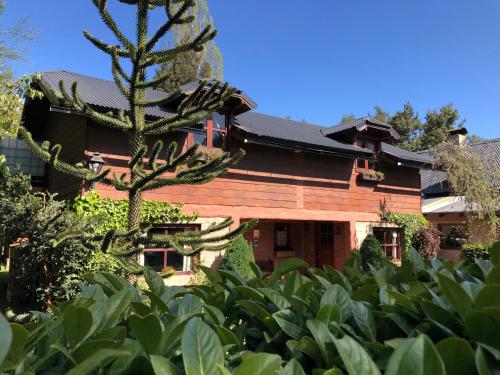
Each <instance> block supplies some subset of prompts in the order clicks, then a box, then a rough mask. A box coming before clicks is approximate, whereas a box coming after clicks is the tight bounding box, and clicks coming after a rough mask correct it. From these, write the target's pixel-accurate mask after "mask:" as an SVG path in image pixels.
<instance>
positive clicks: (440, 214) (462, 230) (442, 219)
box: [419, 127, 500, 260]
mask: <svg viewBox="0 0 500 375" xmlns="http://www.w3.org/2000/svg"><path fill="white" fill-rule="evenodd" d="M449 141H451V142H453V143H455V144H457V145H459V146H461V147H468V150H469V151H470V152H471V153H472V154H473V155H476V156H478V157H479V159H480V161H481V163H482V164H483V165H484V167H485V171H486V173H487V176H486V177H487V178H488V180H489V182H490V183H492V184H493V185H495V186H497V187H498V188H500V181H499V180H498V175H497V173H498V172H499V171H500V139H491V140H486V141H482V142H479V143H474V144H467V129H466V128H464V127H461V128H458V129H453V130H451V131H450V133H449ZM419 154H420V155H422V156H428V157H429V156H430V153H429V152H428V151H423V152H420V153H419ZM421 176H422V197H423V199H422V213H423V214H424V216H425V217H426V218H427V219H428V220H429V221H430V222H431V223H432V225H433V226H435V227H436V228H437V229H438V230H439V231H440V232H441V254H440V255H441V256H442V257H444V258H447V259H450V260H457V259H458V258H459V257H460V251H459V250H460V249H461V246H462V245H463V244H464V243H466V242H484V241H485V239H486V237H487V234H488V232H489V230H490V228H489V226H488V225H487V224H486V223H484V222H480V221H475V222H474V223H473V225H472V228H473V230H472V231H471V233H468V228H469V225H468V221H469V218H470V216H469V215H470V211H469V210H470V208H469V207H468V205H467V202H466V201H465V198H464V197H463V196H457V195H455V194H453V191H452V190H451V189H450V186H449V183H448V175H447V173H446V172H444V171H441V170H433V169H424V170H422V172H421ZM499 214H500V213H499ZM498 237H499V238H500V233H499V236H498Z"/></svg>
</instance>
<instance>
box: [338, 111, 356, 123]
mask: <svg viewBox="0 0 500 375" xmlns="http://www.w3.org/2000/svg"><path fill="white" fill-rule="evenodd" d="M354 120H356V117H355V116H354V115H353V114H352V113H350V114H348V115H344V116H342V118H341V119H340V123H339V124H343V123H344V122H350V121H354Z"/></svg>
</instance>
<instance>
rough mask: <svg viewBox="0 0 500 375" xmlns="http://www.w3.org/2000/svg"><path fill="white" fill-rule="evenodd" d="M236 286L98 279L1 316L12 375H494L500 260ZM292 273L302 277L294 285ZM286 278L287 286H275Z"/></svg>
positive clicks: (296, 264) (326, 272)
mask: <svg viewBox="0 0 500 375" xmlns="http://www.w3.org/2000/svg"><path fill="white" fill-rule="evenodd" d="M252 269H253V270H254V274H255V277H254V278H253V279H252V280H249V281H245V280H244V279H242V278H240V277H239V276H238V275H236V274H234V273H231V272H228V271H219V272H215V271H212V270H210V269H206V268H203V270H204V271H205V272H206V274H207V277H208V279H209V280H210V285H205V286H199V287H195V288H193V289H186V288H181V287H167V286H165V285H164V283H163V280H162V279H161V277H160V276H158V274H156V273H154V272H151V271H146V273H145V278H146V281H147V283H148V286H149V291H148V292H145V294H140V293H139V292H138V291H137V290H136V289H135V288H133V287H132V286H131V285H130V284H129V283H128V282H127V281H125V280H124V279H121V278H119V277H117V276H114V275H111V274H97V275H95V276H93V277H92V280H91V281H92V285H91V286H88V287H86V288H84V289H83V292H82V293H81V294H80V295H79V296H78V297H77V298H76V299H75V300H74V301H73V302H71V303H63V304H61V305H59V306H52V308H51V313H50V314H48V313H47V314H46V313H36V314H35V319H34V321H33V322H32V323H30V324H28V325H26V326H24V327H23V326H21V325H19V324H16V323H11V324H10V325H8V323H7V322H6V321H5V319H3V318H2V317H0V363H2V365H1V366H3V367H2V369H3V371H4V372H7V373H14V372H15V371H17V372H19V373H21V372H23V371H24V372H28V373H30V372H36V373H51V374H57V373H68V374H88V373H108V374H123V373H128V374H132V373H142V374H182V373H186V374H200V373H204V374H230V373H234V374H280V373H281V374H311V373H313V374H344V373H347V374H351V375H353V374H380V373H385V374H405V375H406V374H409V375H411V374H433V375H436V374H437V375H439V374H454V375H455V374H480V375H484V374H494V373H498V371H499V370H500V338H499V336H498V332H500V299H499V296H500V251H498V249H497V250H493V251H492V260H476V261H475V262H474V263H473V264H470V265H465V264H463V263H462V264H458V265H453V264H451V263H444V262H442V261H440V260H437V259H434V260H432V261H424V260H423V259H422V258H421V257H420V255H419V254H418V253H417V252H416V251H414V250H410V252H409V254H408V257H407V259H406V260H405V261H404V262H403V265H402V266H401V267H400V268H397V267H395V266H393V265H392V264H390V263H385V264H384V265H383V266H382V267H381V268H378V269H375V268H372V270H371V271H370V272H363V271H362V270H361V266H360V259H359V255H358V254H357V253H353V256H352V257H351V259H350V261H349V262H348V264H347V265H346V267H345V270H344V272H339V271H337V270H335V269H333V268H331V267H329V266H326V267H325V268H324V269H315V268H307V269H306V265H305V264H304V262H303V261H301V260H298V259H292V260H288V261H286V262H283V263H281V264H280V265H279V266H278V267H277V269H276V270H275V271H274V272H273V273H272V274H270V275H263V274H262V273H261V271H260V270H259V269H258V267H257V266H256V265H255V264H252ZM299 269H301V270H306V273H305V274H303V273H300V272H299ZM282 275H283V276H284V277H283V278H282V277H281V276H282Z"/></svg>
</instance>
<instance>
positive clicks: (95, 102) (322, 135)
mask: <svg viewBox="0 0 500 375" xmlns="http://www.w3.org/2000/svg"><path fill="white" fill-rule="evenodd" d="M61 80H62V81H63V82H64V85H65V88H66V90H67V91H68V92H71V85H72V84H73V82H78V93H79V95H80V97H81V99H82V100H83V101H84V102H86V103H88V104H90V105H92V106H95V107H98V108H100V109H104V110H128V102H127V100H126V99H125V97H124V96H123V95H122V94H121V92H120V91H119V89H118V88H117V86H116V84H115V83H114V81H108V80H103V79H98V78H93V77H88V76H84V75H81V74H77V73H71V72H67V71H54V72H45V73H42V80H41V84H40V86H41V89H42V90H44V91H45V93H46V94H47V96H48V97H49V99H50V100H52V102H53V104H56V103H55V99H56V98H52V97H50V95H49V94H50V92H49V90H48V89H49V88H50V89H52V90H53V91H55V92H57V93H58V92H59V82H60V81H61ZM214 82H215V81H209V82H208V83H207V85H211V84H213V83H214ZM198 85H199V82H193V83H189V84H187V85H184V86H182V87H181V89H182V90H183V92H185V93H186V94H189V92H191V91H193V90H195V89H196V88H197V87H198ZM166 95H168V94H166V93H164V92H161V91H158V90H152V89H147V90H146V97H147V99H160V98H163V97H165V96H166ZM235 96H236V97H239V98H241V99H243V100H245V101H246V102H247V104H248V105H249V106H250V107H252V108H253V107H255V106H256V104H255V102H253V101H252V100H251V99H250V98H249V97H248V96H246V95H245V94H244V93H242V92H240V93H239V94H236V95H235ZM171 113H172V111H171V110H169V109H168V108H165V107H160V106H156V107H149V108H146V114H147V115H149V116H152V117H165V116H168V115H170V114H171ZM365 124H370V125H373V126H376V127H379V128H383V129H387V130H389V131H390V132H391V134H393V135H394V136H395V137H397V138H399V136H398V135H397V133H396V132H395V131H394V130H393V129H392V128H391V127H390V126H389V125H387V124H385V123H383V122H380V121H377V120H375V119H372V118H370V117H364V118H362V119H359V120H356V121H353V122H349V123H344V124H340V125H337V126H335V127H325V126H318V125H311V124H307V123H304V122H297V121H292V120H287V119H283V118H278V117H274V116H268V115H264V114H260V113H256V112H246V113H243V114H240V115H238V116H237V117H236V121H235V126H236V127H238V128H240V129H241V130H243V131H244V132H245V133H246V136H248V138H249V139H252V140H254V141H261V142H265V143H274V144H278V145H283V146H287V147H290V146H292V147H298V148H303V149H307V150H311V151H312V150H314V151H320V152H335V153H341V154H348V155H363V156H365V157H369V156H372V155H373V153H372V152H370V151H368V150H365V149H362V148H360V147H357V146H355V145H352V144H348V143H343V142H340V141H338V140H335V139H331V138H329V137H327V135H329V134H333V133H336V132H338V131H341V130H342V129H348V128H353V127H354V128H355V129H359V128H361V127H362V126H364V125H365ZM382 151H383V152H385V153H387V154H389V155H390V156H393V157H395V158H397V159H401V160H407V161H409V162H412V163H421V164H425V163H426V160H425V158H422V157H420V156H419V155H417V154H415V153H411V152H408V151H404V150H402V149H399V148H398V147H394V146H391V145H388V144H384V145H383V146H382Z"/></svg>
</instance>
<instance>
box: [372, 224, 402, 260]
mask: <svg viewBox="0 0 500 375" xmlns="http://www.w3.org/2000/svg"><path fill="white" fill-rule="evenodd" d="M373 235H374V236H375V237H376V238H377V240H378V241H379V242H380V244H381V245H382V249H383V250H384V253H385V256H386V257H388V258H389V259H392V260H401V233H400V232H399V231H398V230H397V229H395V228H375V229H373Z"/></svg>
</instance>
